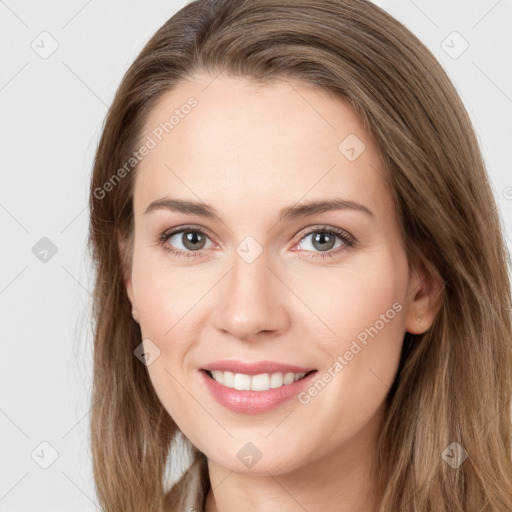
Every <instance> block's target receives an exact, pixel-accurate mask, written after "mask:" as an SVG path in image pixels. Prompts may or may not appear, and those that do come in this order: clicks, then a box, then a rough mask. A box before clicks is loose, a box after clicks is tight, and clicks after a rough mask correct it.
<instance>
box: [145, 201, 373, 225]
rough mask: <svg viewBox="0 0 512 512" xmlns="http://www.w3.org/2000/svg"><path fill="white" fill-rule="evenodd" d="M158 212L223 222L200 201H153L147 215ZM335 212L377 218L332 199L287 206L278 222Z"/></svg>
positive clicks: (353, 204)
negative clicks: (177, 213)
mask: <svg viewBox="0 0 512 512" xmlns="http://www.w3.org/2000/svg"><path fill="white" fill-rule="evenodd" d="M156 210H171V211H175V212H179V213H190V214H193V215H199V216H201V217H207V218H210V219H216V220H219V221H220V220H221V219H220V215H219V214H218V212H217V210H215V208H213V207H212V206H210V205H208V204H206V203H202V202H198V201H187V200H182V199H170V198H167V197H164V198H162V199H157V200H156V201H153V202H152V203H151V204H150V205H149V206H148V207H147V208H146V211H145V214H148V213H151V212H154V211H156ZM333 210H334V211H335V210H355V211H360V212H363V213H365V214H367V215H369V216H370V217H371V218H372V219H373V218H374V217H375V216H374V214H373V212H372V211H371V210H370V209H368V208H367V207H366V206H364V205H362V204H359V203H356V202H355V201H349V200H347V199H341V198H332V199H323V200H316V201H306V202H303V203H300V204H295V205H292V206H287V207H285V208H283V209H282V210H281V211H280V212H279V215H278V219H277V221H278V222H281V221H283V220H291V219H299V218H302V217H307V216H309V215H314V214H317V213H324V212H328V211H333Z"/></svg>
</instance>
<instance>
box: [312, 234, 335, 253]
mask: <svg viewBox="0 0 512 512" xmlns="http://www.w3.org/2000/svg"><path fill="white" fill-rule="evenodd" d="M326 241H327V244H328V246H326V245H325V243H326ZM317 244H320V245H319V246H318V247H317ZM322 244H323V245H322ZM313 245H314V246H315V247H316V248H317V249H320V250H328V249H332V247H333V245H334V237H333V236H331V235H329V234H325V233H317V234H316V235H315V237H314V238H313Z"/></svg>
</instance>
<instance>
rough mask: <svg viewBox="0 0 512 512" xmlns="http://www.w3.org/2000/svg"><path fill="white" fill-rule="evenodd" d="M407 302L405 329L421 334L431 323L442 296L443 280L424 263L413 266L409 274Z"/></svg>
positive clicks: (437, 310)
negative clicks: (417, 266)
mask: <svg viewBox="0 0 512 512" xmlns="http://www.w3.org/2000/svg"><path fill="white" fill-rule="evenodd" d="M407 296H408V297H409V302H408V304H407V310H406V314H405V330H406V331H407V332H409V333H411V334H423V333H424V332H425V331H427V330H428V329H429V328H430V327H431V326H432V324H433V322H434V320H435V318H436V315H437V313H438V312H439V309H440V308H441V304H442V303H443V296H444V282H443V280H442V279H441V278H440V277H439V276H438V275H437V274H436V272H434V271H433V269H431V270H427V267H426V266H425V265H423V264H422V265H421V266H420V267H419V268H416V267H413V268H412V270H411V273H410V276H409V286H408V293H407Z"/></svg>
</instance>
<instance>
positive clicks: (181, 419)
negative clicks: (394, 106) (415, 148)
mask: <svg viewBox="0 0 512 512" xmlns="http://www.w3.org/2000/svg"><path fill="white" fill-rule="evenodd" d="M191 97H193V99H191ZM166 123H167V124H166ZM148 137H149V138H148ZM143 140H144V141H145V142H144V143H145V146H146V150H141V151H139V156H141V158H142V161H141V163H140V164H139V167H138V168H137V171H136V179H135V184H134V215H135V231H134V246H133V266H132V269H131V273H130V272H129V273H128V275H127V290H128V294H129V297H130V300H131V302H132V304H133V308H134V315H135V318H136V319H137V321H138V322H139V324H140V327H141V331H142V339H144V340H145V341H144V346H143V348H144V350H145V352H146V354H149V355H148V356H147V361H146V363H147V369H148V371H149V375H150V378H151V382H152V384H153V385H154V388H155V390H156V393H157V394H158V396H159V398H160V400H161V402H162V403H163V405H164V406H165V408H166V410H167V411H168V412H169V414H170V416H171V417H172V418H173V420H174V421H175V422H176V424H177V425H178V426H179V428H180V429H181V430H182V432H183V433H184V434H185V436H186V437H187V438H188V439H190V441H191V442H192V443H193V444H194V445H195V446H196V447H198V448H199V449H200V450H201V451H202V452H204V453H205V454H206V456H207V457H208V458H209V459H210V461H214V462H215V463H217V464H220V465H222V466H223V467H225V468H227V469H229V470H231V471H235V472H253V473H258V474H263V473H265V472H271V473H272V474H282V473H287V472H290V471H293V470H295V469H298V468H300V467H303V466H305V465H306V464H309V463H312V462H314V461H317V460H319V459H320V458H322V457H325V456H326V455H328V454H333V453H338V454H342V453H346V454H353V456H357V455H358V454H359V453H360V451H361V450H362V449H365V447H368V446H371V444H372V442H373V441H374V440H375V436H376V434H377V432H378V428H379V425H380V421H381V420H382V417H383V416H382V415H383V412H384V400H385V397H386V395H387V393H388V391H389V388H390V386H391V384H392V382H393V380H394V377H395V374H396V371H397V368H398V362H399V357H400V351H401V347H402V340H403V337H404V333H405V331H406V330H408V331H409V332H423V331H424V330H425V329H426V328H428V326H429V323H430V317H429V314H428V312H425V311H423V312H422V311H421V307H422V303H421V300H420V299H418V296H420V294H417V291H418V289H419V286H418V283H419V281H418V279H417V277H416V274H415V273H414V272H412V271H411V272H410V267H409V266H408V262H407V259H406V255H405V251H404V247H403V245H402V242H401V238H400V234H399V225H398V222H397V216H396V211H395V207H394V203H393V200H392V196H391V191H390V189H389V185H388V177H387V172H386V170H385V169H384V167H383V164H382V162H381V160H380V158H379V155H378V153H377V151H376V149H375V148H374V146H373V145H372V142H371V141H370V138H369V136H368V133H367V131H366V130H365V128H364V126H363V124H362V122H361V121H360V120H359V118H358V117H357V116H356V114H355V112H354V110H353V109H352V108H351V107H350V106H349V105H348V103H346V102H344V101H342V100H340V99H339V98H335V97H333V96H330V95H328V94H327V93H325V92H323V91H321V90H319V89H316V88H313V87H311V86H307V85H304V84H302V85H301V84H300V83H299V82H295V81H290V80H280V81H276V82H272V83H267V84H265V85H256V84H255V83H254V82H250V81H248V80H246V79H240V78H239V79H234V78H229V77H226V76H225V75H220V76H218V77H217V78H215V79H214V77H212V76H207V75H196V76H195V77H194V80H190V81H187V82H182V83H181V84H180V85H179V86H178V87H177V88H176V89H174V90H173V91H172V92H170V93H167V94H166V95H165V96H164V97H163V98H162V100H161V101H160V102H159V103H158V105H157V106H156V108H154V110H153V111H152V113H151V114H150V116H149V118H148V120H147V122H146V131H145V135H144V138H143ZM178 201H179V202H180V203H178ZM206 205H208V206H206ZM175 228H176V229H175ZM172 229H175V231H178V233H173V234H170V233H169V232H170V230H172ZM418 316H420V317H422V319H421V322H420V323H418V320H417V317H418ZM269 362H270V363H272V364H270V363H269ZM259 363H261V364H260V365H259V366H258V364H259ZM141 364H143V363H141ZM214 366H215V368H213V367H214ZM287 366H288V367H287ZM213 369H215V370H216V373H215V374H213V373H212V375H215V376H216V378H217V380H218V382H215V381H214V380H212V378H211V377H210V376H209V375H208V374H207V373H206V371H205V370H213ZM223 369H224V370H226V372H224V371H223ZM311 370H315V371H314V372H313V373H309V372H310V371H311ZM236 374H239V375H236ZM287 374H292V375H291V376H290V375H288V376H287ZM304 374H306V375H304ZM255 375H258V376H257V377H255ZM293 379H299V380H296V381H295V382H293V384H290V382H291V380H293ZM235 388H238V389H235ZM253 388H254V389H253Z"/></svg>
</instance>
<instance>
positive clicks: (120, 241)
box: [116, 230, 138, 323]
mask: <svg viewBox="0 0 512 512" xmlns="http://www.w3.org/2000/svg"><path fill="white" fill-rule="evenodd" d="M116 237H117V247H118V249H119V256H120V260H121V265H122V266H123V281H124V285H125V288H126V294H127V295H128V299H129V301H130V303H131V305H132V316H133V319H134V320H135V321H136V322H137V323H138V310H137V306H136V304H135V297H134V294H133V286H132V275H131V269H129V268H127V265H126V263H125V261H126V258H125V252H126V251H127V250H128V247H127V244H126V240H125V239H124V238H123V236H122V235H121V233H120V232H119V230H117V234H116Z"/></svg>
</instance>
